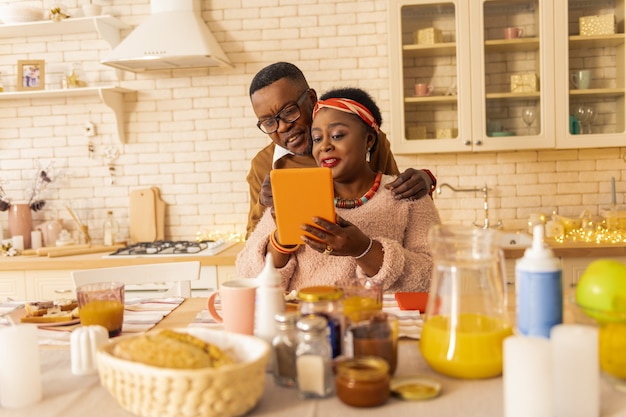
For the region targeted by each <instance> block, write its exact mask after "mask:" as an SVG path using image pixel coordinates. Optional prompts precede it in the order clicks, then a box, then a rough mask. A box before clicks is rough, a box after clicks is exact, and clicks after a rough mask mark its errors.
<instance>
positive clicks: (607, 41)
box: [569, 33, 624, 49]
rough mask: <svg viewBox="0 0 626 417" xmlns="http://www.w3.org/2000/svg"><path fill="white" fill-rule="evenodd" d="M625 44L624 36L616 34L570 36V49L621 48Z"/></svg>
mask: <svg viewBox="0 0 626 417" xmlns="http://www.w3.org/2000/svg"><path fill="white" fill-rule="evenodd" d="M623 44H624V34H623V33H615V34H613V35H596V36H580V35H576V36H570V37H569V46H570V48H575V49H582V48H598V47H606V46H620V45H623Z"/></svg>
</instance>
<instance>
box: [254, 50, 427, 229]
mask: <svg viewBox="0 0 626 417" xmlns="http://www.w3.org/2000/svg"><path fill="white" fill-rule="evenodd" d="M250 101H251V102H252V108H253V109H254V113H255V114H256V116H257V118H258V120H259V121H258V123H257V126H258V128H259V129H260V130H261V131H262V132H263V133H265V134H267V135H268V136H269V137H270V139H272V143H271V144H269V145H268V146H266V147H265V148H263V149H262V150H261V151H259V153H257V154H256V156H255V157H254V158H253V159H252V163H251V167H250V172H249V173H248V176H247V177H246V180H247V181H248V185H249V187H250V212H249V213H248V225H247V227H246V235H249V234H250V233H251V232H252V231H253V230H254V227H255V226H256V224H257V222H258V221H259V219H260V218H261V216H262V215H263V212H264V211H265V209H266V208H267V207H270V206H272V204H273V203H272V195H271V187H270V185H269V172H270V171H271V170H272V169H281V168H310V167H315V166H317V164H316V163H315V160H314V159H313V157H312V156H311V148H312V142H311V123H312V113H313V106H315V103H316V102H317V93H316V92H315V90H313V89H312V88H310V87H309V84H308V83H307V81H306V78H304V74H303V73H302V71H300V69H299V68H298V67H296V66H295V65H293V64H290V63H288V62H277V63H274V64H271V65H269V66H267V67H265V68H263V69H262V70H261V71H259V72H258V73H257V74H256V75H255V76H254V78H253V79H252V82H251V83H250ZM370 165H371V167H372V169H373V170H374V171H375V172H378V171H380V172H383V173H384V174H390V175H398V174H399V175H398V178H397V179H396V180H395V181H394V182H392V183H391V184H389V185H388V186H387V188H389V189H391V190H392V192H393V193H394V194H395V195H396V198H398V199H403V198H415V199H417V198H420V197H422V196H424V195H426V194H427V193H432V191H433V190H434V188H435V186H436V183H437V181H436V179H435V177H434V176H433V175H432V174H431V173H430V171H428V170H423V171H418V170H415V169H413V168H409V169H407V170H406V171H405V172H403V173H402V174H400V172H399V170H398V166H397V165H396V161H395V159H394V158H393V155H392V153H391V145H390V143H389V140H388V139H387V136H386V135H385V134H384V133H383V132H380V133H379V135H378V141H377V144H376V146H374V147H373V149H372V152H371V154H370Z"/></svg>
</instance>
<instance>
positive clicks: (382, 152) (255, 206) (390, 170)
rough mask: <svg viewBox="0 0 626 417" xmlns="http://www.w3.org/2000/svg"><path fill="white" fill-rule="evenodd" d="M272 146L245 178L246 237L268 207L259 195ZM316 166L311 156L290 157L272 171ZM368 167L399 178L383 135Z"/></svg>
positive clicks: (269, 160)
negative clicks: (247, 199) (247, 203)
mask: <svg viewBox="0 0 626 417" xmlns="http://www.w3.org/2000/svg"><path fill="white" fill-rule="evenodd" d="M275 147H276V145H275V144H274V142H272V143H270V144H269V145H267V146H266V147H265V148H263V149H261V150H260V151H259V153H257V154H256V156H255V157H254V158H253V159H252V162H251V164H250V172H248V176H247V177H246V181H248V186H249V188H250V211H249V213H248V226H247V227H246V237H248V236H250V233H252V231H253V230H254V228H255V227H256V224H257V223H258V222H259V219H260V218H261V216H262V215H263V212H264V211H265V209H266V208H267V207H266V206H264V205H262V204H261V203H260V202H259V195H260V194H261V187H262V185H263V181H264V180H265V177H266V176H267V174H269V172H270V171H271V170H272V163H273V159H274V148H275ZM316 166H317V164H316V163H315V159H313V156H312V155H308V156H298V155H291V154H290V155H285V156H283V157H282V158H280V159H279V160H278V161H276V166H275V168H276V169H281V168H311V167H316ZM370 166H371V167H372V170H374V171H375V172H379V171H380V172H382V173H383V174H388V175H398V174H399V173H400V171H398V166H397V165H396V160H395V159H394V158H393V154H392V153H391V144H390V143H389V140H388V139H387V135H385V133H383V132H380V133H379V134H378V143H377V145H376V149H375V150H374V151H373V152H372V154H371V155H370Z"/></svg>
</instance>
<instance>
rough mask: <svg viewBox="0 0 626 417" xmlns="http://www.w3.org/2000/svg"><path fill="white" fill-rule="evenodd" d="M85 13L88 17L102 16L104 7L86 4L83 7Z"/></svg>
mask: <svg viewBox="0 0 626 417" xmlns="http://www.w3.org/2000/svg"><path fill="white" fill-rule="evenodd" d="M83 13H84V14H85V16H86V17H91V16H100V13H102V6H100V5H99V4H85V5H84V6H83Z"/></svg>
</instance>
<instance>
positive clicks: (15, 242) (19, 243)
mask: <svg viewBox="0 0 626 417" xmlns="http://www.w3.org/2000/svg"><path fill="white" fill-rule="evenodd" d="M11 246H12V247H13V248H15V249H16V250H19V251H23V250H24V236H22V235H18V236H13V237H12V238H11Z"/></svg>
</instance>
